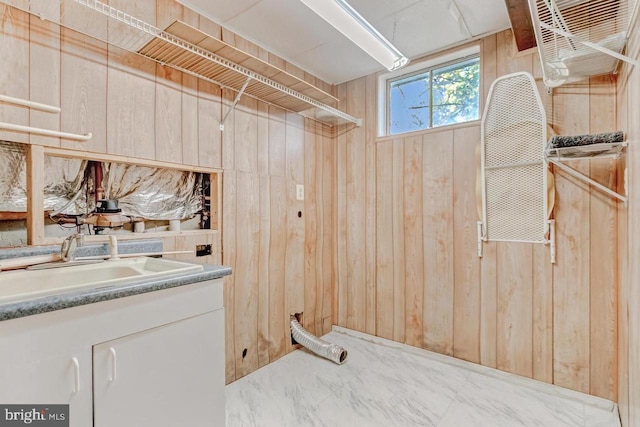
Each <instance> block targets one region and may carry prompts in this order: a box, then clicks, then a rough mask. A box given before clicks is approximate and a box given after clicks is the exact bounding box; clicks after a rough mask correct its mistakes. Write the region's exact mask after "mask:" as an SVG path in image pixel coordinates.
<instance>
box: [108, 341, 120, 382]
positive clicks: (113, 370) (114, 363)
mask: <svg viewBox="0 0 640 427" xmlns="http://www.w3.org/2000/svg"><path fill="white" fill-rule="evenodd" d="M109 353H111V378H109V382H114V381H115V380H116V374H117V370H118V365H117V360H116V358H117V355H116V349H115V348H113V347H109Z"/></svg>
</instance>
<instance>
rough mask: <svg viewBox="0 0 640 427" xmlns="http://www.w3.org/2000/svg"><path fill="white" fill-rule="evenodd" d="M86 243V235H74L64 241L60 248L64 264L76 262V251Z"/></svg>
mask: <svg viewBox="0 0 640 427" xmlns="http://www.w3.org/2000/svg"><path fill="white" fill-rule="evenodd" d="M83 242H84V235H82V234H72V235H71V236H69V237H67V238H66V239H64V241H63V242H62V246H61V247H60V258H62V261H64V262H70V261H74V260H75V259H76V249H78V248H79V247H81V246H82V245H83Z"/></svg>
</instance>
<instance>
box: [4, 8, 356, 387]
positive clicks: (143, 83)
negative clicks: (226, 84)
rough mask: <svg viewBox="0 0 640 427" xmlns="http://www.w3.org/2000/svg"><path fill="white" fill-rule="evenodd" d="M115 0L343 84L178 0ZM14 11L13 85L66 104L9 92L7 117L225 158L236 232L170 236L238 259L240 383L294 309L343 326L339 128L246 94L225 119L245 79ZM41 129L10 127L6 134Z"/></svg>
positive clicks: (229, 283)
mask: <svg viewBox="0 0 640 427" xmlns="http://www.w3.org/2000/svg"><path fill="white" fill-rule="evenodd" d="M29 3H30V2H27V1H22V0H16V2H15V3H14V4H15V5H16V6H17V7H21V8H28V7H29ZM31 3H33V5H38V4H39V2H31ZM73 3H74V2H73V1H70V2H69V1H67V0H65V2H62V4H61V8H62V9H63V12H64V15H63V18H62V19H63V23H64V24H67V25H70V26H79V27H80V28H82V29H83V30H84V31H86V32H87V33H88V34H90V35H94V36H96V37H101V36H103V35H104V34H107V29H109V34H111V35H113V33H114V31H115V29H114V28H111V27H109V28H108V25H107V22H106V20H105V18H103V17H101V16H98V15H95V16H94V15H92V14H91V13H88V12H86V11H85V12H82V13H81V12H79V11H78V9H77V7H74V4H73ZM110 4H111V5H112V6H114V7H117V8H121V9H123V10H126V11H127V12H129V13H131V14H133V15H135V16H137V17H139V18H141V19H144V20H146V21H148V22H150V23H152V24H153V23H157V25H158V26H161V27H164V26H166V25H167V24H168V23H170V22H172V21H173V20H175V19H180V20H183V21H185V22H186V23H188V24H190V25H193V26H195V27H198V28H200V29H201V30H202V31H205V32H208V33H209V34H212V35H214V36H217V37H222V38H223V39H224V40H225V41H226V42H228V43H230V44H234V45H236V46H238V47H240V46H242V48H243V49H248V50H249V51H251V52H252V53H253V54H255V55H257V56H259V57H261V58H262V59H265V60H268V61H270V62H272V63H274V64H277V65H278V66H284V67H286V69H287V71H289V72H291V73H294V74H296V75H297V76H299V77H302V78H305V79H307V80H309V81H311V82H313V83H315V84H317V85H320V86H321V87H322V88H323V89H325V90H332V87H331V86H330V85H328V84H326V83H324V82H322V81H320V80H318V79H316V78H314V77H313V76H311V75H309V74H306V73H304V72H303V71H302V70H300V69H298V68H296V67H295V66H293V65H291V64H287V63H285V62H284V61H283V60H282V59H281V58H278V57H277V56H275V55H273V54H271V53H269V52H267V51H265V50H264V49H261V48H259V47H258V46H256V45H253V44H251V43H249V42H248V41H246V40H244V39H242V38H240V37H238V36H236V35H234V34H233V33H231V32H229V31H227V30H224V31H223V29H222V28H221V27H220V26H219V25H217V24H215V23H213V22H211V21H209V20H207V19H205V18H204V17H201V16H199V15H197V14H195V13H193V12H191V11H189V10H188V9H185V8H183V7H182V6H181V5H180V4H178V3H177V2H175V1H173V0H157V1H156V2H153V1H148V0H135V1H129V0H111V2H110ZM0 16H2V20H1V21H0V31H1V32H2V35H1V37H0V52H2V57H3V60H2V61H1V62H0V75H1V76H2V78H0V93H3V94H7V95H11V96H17V97H21V98H26V99H32V100H35V101H40V102H45V103H51V104H54V105H60V106H61V107H62V113H61V114H60V115H59V116H56V115H53V116H52V115H46V114H44V113H36V112H32V113H31V114H29V111H28V110H27V109H24V108H18V107H11V106H7V105H0V117H2V119H3V121H8V122H13V123H18V124H24V125H31V126H35V127H47V128H50V129H62V130H64V131H68V132H77V133H84V132H92V133H93V139H92V140H91V141H89V142H87V143H84V144H83V143H77V142H73V141H66V140H62V141H61V140H60V139H57V138H41V137H35V136H32V137H31V142H32V143H35V144H42V145H53V146H62V147H65V148H72V149H79V150H83V151H87V152H97V153H109V154H117V155H123V156H129V157H132V158H140V159H157V160H164V161H169V162H174V163H177V164H181V165H199V166H203V167H208V168H213V169H221V170H223V204H222V206H223V213H222V216H223V233H222V235H221V234H220V233H214V234H211V233H203V234H201V235H188V236H177V237H169V238H166V239H165V248H166V249H168V250H172V249H175V250H183V249H189V250H193V249H194V246H195V245H196V244H206V243H209V244H212V245H213V251H214V253H213V255H211V256H208V257H203V258H197V259H196V258H194V257H193V256H190V255H180V256H176V258H178V259H182V260H187V261H195V262H206V263H223V264H225V265H229V266H231V267H232V268H233V271H234V274H233V275H232V276H230V277H228V278H226V279H225V308H226V349H227V357H226V374H227V382H231V381H233V380H235V379H236V378H239V377H241V376H243V375H246V374H248V373H249V372H252V371H253V370H255V369H257V368H258V367H260V366H263V365H265V364H267V363H269V362H271V361H273V360H275V359H278V358H279V357H281V356H283V355H285V354H286V353H288V352H290V351H292V350H293V349H294V347H293V346H292V345H291V340H290V332H289V315H290V313H298V312H299V313H303V324H304V326H305V327H307V328H308V329H309V330H310V331H312V332H316V333H318V334H322V333H323V332H327V331H329V330H330V328H331V324H332V323H331V319H332V283H333V263H334V258H333V254H334V252H335V250H334V236H333V233H332V230H333V229H334V215H333V212H334V211H335V202H334V198H333V194H334V189H335V187H336V180H335V176H334V175H335V163H334V158H335V146H334V145H335V144H334V140H333V138H332V134H331V133H330V132H329V129H327V128H325V127H324V126H321V125H318V124H316V123H315V122H312V121H309V120H305V119H303V118H302V116H299V115H297V114H291V113H287V112H285V111H284V110H281V109H279V108H277V107H272V106H267V105H266V104H263V103H258V102H257V101H255V100H252V99H249V98H243V99H242V102H241V103H240V104H239V105H238V107H237V109H236V111H235V112H234V113H232V114H231V115H230V116H229V119H228V121H227V122H226V124H225V126H226V127H225V131H224V132H221V131H220V130H219V129H218V123H219V121H220V117H222V115H223V114H225V113H226V112H227V110H228V108H229V104H230V103H231V101H232V100H233V99H234V97H235V93H234V92H232V91H229V90H224V91H223V90H221V89H220V88H219V87H217V86H215V85H212V84H210V83H208V82H205V81H203V80H199V79H197V78H195V77H193V76H189V75H186V74H182V73H180V72H176V71H175V70H173V69H170V68H166V67H162V66H160V65H158V64H156V63H154V62H152V61H150V60H147V59H145V58H143V57H140V56H137V55H135V54H131V53H128V52H125V51H122V50H120V49H118V48H116V47H113V46H107V44H106V43H104V42H102V41H98V40H96V39H94V38H92V37H89V36H86V35H82V34H80V33H77V32H75V31H71V30H69V29H66V28H61V27H59V26H57V25H55V24H51V23H49V21H41V20H40V19H39V18H34V17H32V16H29V14H28V13H25V12H22V11H20V10H18V9H15V8H12V7H9V6H6V5H4V4H0ZM28 138H29V136H28V135H25V134H15V133H13V134H12V133H6V132H2V133H0V139H7V140H12V141H19V142H20V141H22V142H26V141H27V140H28ZM354 154H355V153H354ZM296 184H304V185H305V200H304V201H298V200H296V197H295V194H296V193H295V190H296ZM223 246H224V250H223V249H222V248H223ZM363 271H364V270H363ZM352 315H353V318H354V319H355V318H356V316H355V315H354V314H353V313H352Z"/></svg>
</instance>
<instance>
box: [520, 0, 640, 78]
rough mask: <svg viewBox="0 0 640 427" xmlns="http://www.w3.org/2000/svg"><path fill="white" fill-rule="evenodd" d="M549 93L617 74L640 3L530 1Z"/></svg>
mask: <svg viewBox="0 0 640 427" xmlns="http://www.w3.org/2000/svg"><path fill="white" fill-rule="evenodd" d="M529 7H530V9H531V16H532V18H533V26H534V30H535V33H536V40H537V43H538V51H539V53H540V60H541V62H542V69H543V73H544V82H545V85H546V86H547V87H557V86H560V85H562V84H564V83H570V82H573V81H577V80H581V79H583V78H585V77H588V76H595V75H600V74H608V73H612V72H615V71H616V69H617V67H618V62H619V61H620V60H622V61H626V62H629V63H631V64H633V65H635V64H636V63H637V60H636V59H633V58H629V57H628V56H626V55H624V54H623V52H624V48H625V46H626V43H627V39H628V37H629V30H630V26H631V23H632V22H633V20H634V19H635V16H636V14H637V10H636V9H637V0H529Z"/></svg>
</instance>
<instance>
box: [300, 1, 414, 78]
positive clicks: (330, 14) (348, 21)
mask: <svg viewBox="0 0 640 427" xmlns="http://www.w3.org/2000/svg"><path fill="white" fill-rule="evenodd" d="M300 1H302V3H304V4H306V5H307V6H308V7H309V8H310V9H311V10H313V11H314V12H315V13H317V14H318V15H320V17H321V18H322V19H324V20H325V21H327V22H328V23H329V24H331V25H332V26H333V27H335V29H336V30H338V31H340V32H341V33H342V34H344V35H345V36H346V37H347V38H348V39H350V40H351V41H352V42H354V43H355V44H356V45H357V46H358V47H360V49H362V50H364V51H365V52H367V53H368V54H369V55H371V57H372V58H373V59H375V60H376V61H378V62H379V63H381V64H382V65H383V66H385V67H386V68H387V69H388V70H389V71H393V70H397V69H398V68H401V67H404V66H405V65H407V64H408V63H409V60H408V59H407V57H406V56H404V55H403V54H402V53H400V51H399V50H398V49H396V48H395V46H393V45H392V44H391V43H389V41H388V40H387V39H385V38H384V36H383V35H382V34H380V33H379V32H378V30H376V29H375V28H373V27H372V26H371V24H369V23H368V22H367V20H366V19H364V18H363V17H362V16H361V15H360V14H359V13H358V12H356V10H355V9H354V8H352V7H351V6H350V5H349V4H348V3H347V2H346V1H344V0H300Z"/></svg>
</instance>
